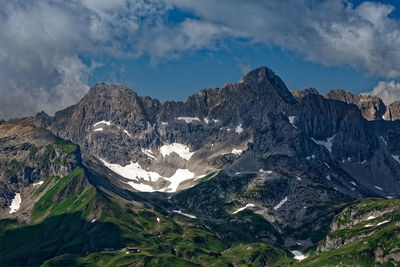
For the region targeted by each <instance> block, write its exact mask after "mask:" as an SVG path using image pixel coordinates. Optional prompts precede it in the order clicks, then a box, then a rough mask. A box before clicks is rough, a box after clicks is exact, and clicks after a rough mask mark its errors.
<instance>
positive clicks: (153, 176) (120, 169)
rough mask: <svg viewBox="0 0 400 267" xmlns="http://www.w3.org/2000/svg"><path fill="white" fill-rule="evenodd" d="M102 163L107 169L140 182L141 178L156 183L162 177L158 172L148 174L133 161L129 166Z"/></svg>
mask: <svg viewBox="0 0 400 267" xmlns="http://www.w3.org/2000/svg"><path fill="white" fill-rule="evenodd" d="M101 161H102V162H103V164H104V165H105V166H106V167H107V168H109V169H110V170H112V171H113V172H116V173H118V174H119V175H121V176H123V177H125V178H128V179H130V180H137V181H138V180H139V178H142V179H143V180H145V181H149V182H155V181H157V180H158V178H160V177H161V176H160V175H159V174H158V173H156V172H148V171H146V170H143V169H142V167H140V165H139V163H137V162H132V161H131V163H130V164H129V165H126V166H121V165H119V164H112V163H108V162H106V161H104V160H101ZM135 189H136V188H135Z"/></svg>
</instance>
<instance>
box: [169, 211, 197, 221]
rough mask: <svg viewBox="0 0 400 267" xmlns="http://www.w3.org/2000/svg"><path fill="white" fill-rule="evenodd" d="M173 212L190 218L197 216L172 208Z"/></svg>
mask: <svg viewBox="0 0 400 267" xmlns="http://www.w3.org/2000/svg"><path fill="white" fill-rule="evenodd" d="M173 212H175V213H179V214H181V215H183V216H186V217H189V218H192V219H197V217H196V216H194V215H191V214H187V213H183V212H182V211H180V210H173Z"/></svg>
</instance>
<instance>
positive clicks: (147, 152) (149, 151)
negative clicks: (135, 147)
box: [142, 148, 156, 159]
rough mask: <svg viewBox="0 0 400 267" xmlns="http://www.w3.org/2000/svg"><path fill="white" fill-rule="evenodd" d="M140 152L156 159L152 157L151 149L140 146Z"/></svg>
mask: <svg viewBox="0 0 400 267" xmlns="http://www.w3.org/2000/svg"><path fill="white" fill-rule="evenodd" d="M142 152H143V153H144V154H145V155H146V156H148V157H149V158H152V159H156V157H154V155H153V151H151V149H144V148H142Z"/></svg>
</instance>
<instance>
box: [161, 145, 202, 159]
mask: <svg viewBox="0 0 400 267" xmlns="http://www.w3.org/2000/svg"><path fill="white" fill-rule="evenodd" d="M160 152H161V154H162V155H163V157H165V156H167V155H169V154H171V153H174V152H175V153H176V154H178V155H179V156H180V157H181V158H183V159H186V160H189V159H190V158H191V157H192V156H193V154H194V153H195V152H190V150H189V148H188V147H187V146H185V145H184V144H179V143H173V144H170V145H163V146H162V147H160Z"/></svg>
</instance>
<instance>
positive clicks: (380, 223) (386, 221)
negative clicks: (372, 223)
mask: <svg viewBox="0 0 400 267" xmlns="http://www.w3.org/2000/svg"><path fill="white" fill-rule="evenodd" d="M388 222H390V221H389V220H385V221H383V222H379V223H378V224H377V226H379V225H382V224H385V223H388Z"/></svg>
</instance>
